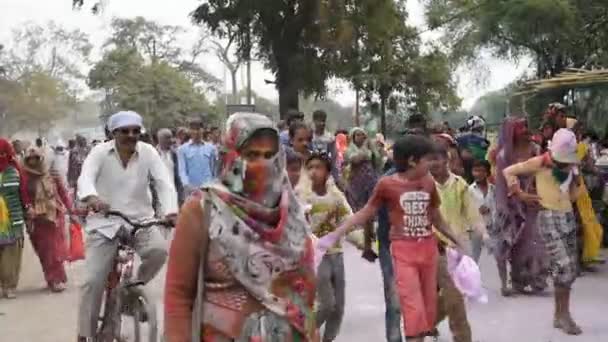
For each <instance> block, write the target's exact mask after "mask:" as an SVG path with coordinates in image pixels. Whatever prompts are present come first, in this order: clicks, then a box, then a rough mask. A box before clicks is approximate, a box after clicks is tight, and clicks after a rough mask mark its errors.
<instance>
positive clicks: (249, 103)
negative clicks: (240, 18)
mask: <svg viewBox="0 0 608 342" xmlns="http://www.w3.org/2000/svg"><path fill="white" fill-rule="evenodd" d="M247 104H248V105H251V19H250V20H249V23H248V24H247Z"/></svg>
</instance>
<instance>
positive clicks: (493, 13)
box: [425, 0, 608, 77]
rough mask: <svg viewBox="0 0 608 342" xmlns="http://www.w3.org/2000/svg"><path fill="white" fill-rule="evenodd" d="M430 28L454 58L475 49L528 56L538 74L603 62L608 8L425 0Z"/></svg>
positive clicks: (599, 0)
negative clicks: (440, 32) (437, 32)
mask: <svg viewBox="0 0 608 342" xmlns="http://www.w3.org/2000/svg"><path fill="white" fill-rule="evenodd" d="M425 4H426V14H427V18H428V22H429V25H430V28H433V29H434V28H441V29H443V32H444V38H445V39H444V41H445V43H446V45H447V46H448V47H449V48H450V49H451V52H452V57H453V58H454V59H455V60H469V61H470V60H474V59H475V58H476V56H478V55H479V51H480V49H489V50H490V51H492V52H493V53H494V54H495V55H496V56H498V57H500V58H515V59H516V58H518V57H521V56H523V55H528V54H529V55H532V56H533V57H534V59H535V64H536V70H537V77H546V76H553V75H555V74H557V73H560V72H562V71H563V70H564V69H565V68H567V67H576V68H591V67H594V66H606V64H607V63H608V58H607V57H608V54H607V53H608V52H607V51H608V50H607V48H608V41H607V40H606V38H607V32H608V7H607V6H606V2H605V1H603V0H527V1H521V0H503V1H488V0H441V1H437V0H425Z"/></svg>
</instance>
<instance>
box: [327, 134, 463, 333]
mask: <svg viewBox="0 0 608 342" xmlns="http://www.w3.org/2000/svg"><path fill="white" fill-rule="evenodd" d="M393 150H394V152H393V156H394V162H395V166H396V168H397V173H396V174H394V175H392V176H384V177H382V178H380V180H379V181H378V184H377V185H376V187H375V189H374V193H373V195H372V197H371V198H370V199H369V201H368V202H367V204H366V206H365V207H364V208H363V209H361V210H360V211H359V212H357V213H356V214H355V215H353V216H351V217H350V218H349V219H348V220H346V222H344V223H343V224H342V225H341V227H339V228H338V229H337V230H336V232H337V233H342V234H343V233H344V232H346V231H348V230H349V229H350V228H351V227H353V226H357V225H362V224H364V223H365V222H367V221H369V220H370V219H371V218H372V217H373V216H374V215H376V213H377V211H378V209H379V208H380V207H381V206H383V205H386V206H387V208H388V210H389V219H390V223H391V230H390V238H391V255H392V257H393V265H394V267H395V282H396V286H397V291H398V293H399V297H400V303H401V311H402V313H403V318H404V321H405V322H407V323H406V324H405V333H406V337H407V341H415V342H421V341H423V340H424V338H425V336H432V335H433V334H432V332H433V330H434V326H435V320H436V316H437V262H438V248H437V239H436V238H435V235H434V234H433V227H435V228H436V229H437V230H438V231H440V232H441V233H443V234H444V235H445V236H447V237H448V238H449V239H450V240H452V242H454V243H455V244H456V245H457V246H460V244H459V243H458V242H457V240H456V238H455V235H454V234H453V233H452V231H451V230H450V228H449V227H448V226H447V224H446V223H445V221H444V220H443V218H442V217H441V214H440V212H439V205H440V199H439V195H438V193H437V189H436V188H435V181H434V180H433V178H432V176H431V175H430V174H429V166H430V165H429V164H430V163H431V161H432V160H433V158H434V155H435V151H436V148H435V146H434V144H433V142H432V141H431V140H430V139H428V138H426V137H423V136H416V135H408V136H405V137H403V138H401V139H400V140H399V141H397V142H396V143H395V145H394V148H393Z"/></svg>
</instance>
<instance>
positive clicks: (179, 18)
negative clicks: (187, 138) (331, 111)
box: [0, 0, 528, 109]
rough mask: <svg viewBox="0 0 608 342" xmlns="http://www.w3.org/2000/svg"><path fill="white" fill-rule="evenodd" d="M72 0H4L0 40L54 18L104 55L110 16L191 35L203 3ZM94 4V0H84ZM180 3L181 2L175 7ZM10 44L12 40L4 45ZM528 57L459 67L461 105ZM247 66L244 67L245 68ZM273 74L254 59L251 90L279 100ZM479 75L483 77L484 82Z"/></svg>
mask: <svg viewBox="0 0 608 342" xmlns="http://www.w3.org/2000/svg"><path fill="white" fill-rule="evenodd" d="M71 2H72V0H45V1H40V0H0V9H1V10H0V41H2V42H3V43H5V42H7V40H8V39H9V38H10V36H11V31H12V30H13V29H14V28H15V27H18V26H19V25H20V24H23V23H24V22H27V21H32V22H35V23H38V24H44V23H46V22H47V21H49V20H54V21H56V22H57V23H60V24H61V25H63V26H64V27H66V28H79V29H80V30H82V31H83V32H85V33H87V34H89V36H90V38H91V42H92V43H93V44H94V45H95V46H96V50H95V51H94V52H93V60H98V59H99V58H100V56H101V51H100V50H99V47H100V46H101V44H102V43H103V41H104V40H105V39H107V37H108V36H109V26H110V21H111V19H112V17H135V16H143V17H145V18H147V19H149V20H155V21H158V22H160V23H162V24H170V25H180V26H183V27H185V28H186V29H187V31H188V32H187V34H186V35H187V36H190V38H188V37H186V38H184V44H187V42H188V39H192V38H191V37H194V35H195V33H196V32H197V28H196V27H195V26H194V25H192V24H191V22H190V19H189V18H188V14H189V13H190V12H191V11H192V10H193V9H194V8H196V6H197V5H199V4H200V3H201V1H200V0H179V1H177V0H174V1H164V0H162V1H161V0H104V3H105V9H104V11H103V13H102V14H100V15H96V16H94V15H92V14H91V13H90V11H88V8H87V9H86V10H82V11H74V10H73V9H72V7H71ZM87 2H88V3H91V2H92V1H91V0H88V1H85V3H87ZM177 4H179V6H177ZM408 12H409V21H410V24H412V25H416V26H418V27H420V28H421V29H422V30H424V29H425V22H424V14H423V8H422V6H421V5H420V3H419V2H418V0H409V1H408ZM422 37H423V40H427V41H432V40H434V39H437V37H438V34H437V33H436V32H426V33H424V34H423V36H422ZM5 45H9V44H5ZM201 64H202V65H203V66H204V67H205V68H206V69H207V70H208V71H210V72H211V73H213V74H214V75H215V76H216V77H218V78H219V79H220V80H222V81H223V80H226V87H225V90H226V91H230V81H229V79H228V77H229V76H228V74H227V73H226V71H225V70H224V67H223V65H222V63H221V62H220V61H219V60H218V58H217V57H215V56H214V55H213V54H209V55H206V56H203V57H202V58H201ZM527 64H528V61H527V60H523V61H522V62H520V63H513V62H508V61H502V60H499V59H497V58H493V57H491V56H486V55H483V56H481V58H480V64H479V65H476V66H472V67H467V68H464V67H461V68H459V69H458V70H457V73H456V79H457V81H458V94H459V96H460V97H461V98H463V108H465V109H468V108H469V107H470V106H472V105H473V103H474V102H475V100H476V99H477V98H478V97H480V96H481V95H483V94H484V93H486V92H488V91H492V90H497V89H500V88H502V87H504V86H505V85H507V84H508V83H510V82H511V81H513V80H514V79H515V78H516V77H517V76H518V75H520V74H521V73H522V72H523V71H524V70H525V69H526V67H527ZM242 71H244V68H243V70H242ZM240 76H243V77H239V85H241V84H242V85H243V86H244V82H243V81H242V80H243V79H244V73H241V75H240ZM272 79H273V75H272V73H270V72H269V71H268V70H265V69H264V67H263V66H262V65H261V64H259V63H253V64H252V88H253V90H254V91H255V92H256V93H258V94H260V95H262V96H264V97H267V98H270V99H277V98H278V93H277V91H276V89H275V88H274V85H272V84H270V85H269V84H266V82H265V80H272ZM480 80H481V82H480ZM329 85H330V87H329V88H330V94H329V95H330V97H332V98H334V99H335V100H337V101H338V102H339V103H341V104H342V105H352V104H353V103H354V101H355V96H354V92H353V91H352V90H351V89H350V88H349V87H348V85H347V84H345V83H344V82H340V81H331V82H330V84H329Z"/></svg>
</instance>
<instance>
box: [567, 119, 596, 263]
mask: <svg viewBox="0 0 608 342" xmlns="http://www.w3.org/2000/svg"><path fill="white" fill-rule="evenodd" d="M567 122H568V124H567V125H568V128H570V129H572V131H574V133H575V134H576V139H577V141H578V144H577V149H576V154H577V156H578V158H579V160H580V161H581V165H580V166H581V168H582V171H583V172H593V171H594V168H595V165H594V164H595V163H594V162H593V160H592V158H591V156H590V153H589V146H588V145H587V144H586V143H585V142H584V141H583V139H582V138H583V129H584V127H583V125H582V124H581V123H580V122H578V121H577V120H576V119H572V118H569V119H568V120H567ZM578 177H579V178H580V179H581V181H580V184H581V185H580V186H581V189H580V190H579V194H580V195H579V197H578V198H577V199H576V207H575V208H576V213H577V216H578V221H579V222H578V223H579V224H580V225H581V228H582V246H581V247H582V251H581V260H580V264H581V265H582V267H583V269H584V270H588V271H591V270H593V264H594V263H597V262H598V261H600V248H601V245H602V241H603V238H604V236H603V235H604V231H603V229H602V226H601V225H600V223H599V221H598V219H597V215H596V214H595V209H594V208H593V203H592V202H591V196H590V194H589V190H588V189H587V185H586V184H585V182H584V180H583V176H582V175H579V176H578Z"/></svg>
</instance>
